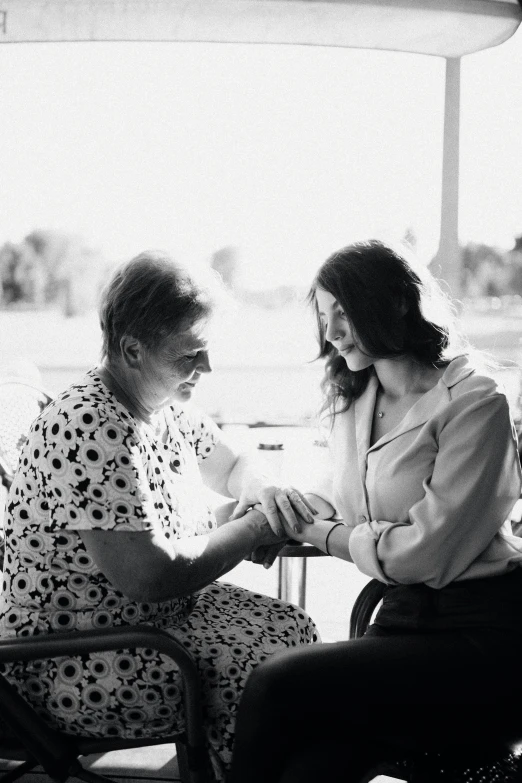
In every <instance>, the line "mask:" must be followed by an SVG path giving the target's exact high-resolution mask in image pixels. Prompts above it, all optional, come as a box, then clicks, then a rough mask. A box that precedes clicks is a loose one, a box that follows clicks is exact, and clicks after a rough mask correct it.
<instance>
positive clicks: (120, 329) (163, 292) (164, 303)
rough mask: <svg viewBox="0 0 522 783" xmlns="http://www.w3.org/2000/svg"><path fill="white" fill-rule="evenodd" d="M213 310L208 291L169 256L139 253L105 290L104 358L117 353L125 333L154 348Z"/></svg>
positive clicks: (102, 319) (102, 306)
mask: <svg viewBox="0 0 522 783" xmlns="http://www.w3.org/2000/svg"><path fill="white" fill-rule="evenodd" d="M213 306H214V301H213V296H212V294H211V291H210V289H209V288H208V287H206V286H204V285H202V284H200V283H198V282H197V281H196V280H195V278H194V277H193V276H192V275H191V274H189V272H188V271H187V270H186V269H185V268H184V267H183V266H181V265H180V264H178V263H177V262H176V261H174V260H173V259H172V258H170V256H168V255H167V254H165V253H161V252H156V251H154V252H145V253H140V255H138V256H136V257H135V258H133V259H132V260H131V261H129V262H127V263H126V264H124V265H123V266H121V267H120V268H119V269H118V270H117V271H116V272H115V274H114V275H113V277H112V279H111V280H110V281H109V283H108V284H107V285H106V287H105V289H104V290H103V293H102V296H101V301H100V308H99V314H100V326H101V330H102V336H103V345H102V357H105V356H107V357H108V358H113V357H114V356H116V355H118V354H119V352H120V341H121V338H122V337H123V336H124V335H128V336H132V337H134V338H136V339H137V340H139V341H140V342H141V343H142V344H143V345H145V346H146V347H147V348H149V349H151V350H155V349H157V348H159V347H160V345H161V343H162V341H163V340H164V339H165V338H166V337H168V336H169V335H172V334H175V333H176V332H179V331H183V330H185V329H187V328H189V327H190V326H192V325H193V324H194V323H196V322H197V321H199V320H201V319H203V318H206V317H208V316H209V315H210V314H211V312H212V310H213Z"/></svg>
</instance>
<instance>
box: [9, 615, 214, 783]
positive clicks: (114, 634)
mask: <svg viewBox="0 0 522 783" xmlns="http://www.w3.org/2000/svg"><path fill="white" fill-rule="evenodd" d="M137 648H148V649H154V650H157V651H158V652H160V653H162V654H164V655H166V656H168V657H169V658H171V659H172V660H173V661H175V663H176V664H177V666H178V668H179V671H180V674H181V677H182V682H183V714H184V724H185V725H184V729H183V730H182V731H180V732H178V733H176V734H171V735H168V736H166V735H163V736H158V737H142V738H138V739H125V738H122V737H88V736H83V735H81V734H74V735H73V734H66V733H65V732H63V731H59V730H56V729H54V728H52V727H51V726H50V725H49V723H48V722H47V720H46V718H45V712H43V711H42V710H41V709H39V708H36V707H33V706H32V705H31V704H29V702H27V701H26V700H25V699H24V698H23V697H22V696H21V695H20V694H19V692H18V690H17V689H16V688H15V687H14V686H13V685H11V684H10V683H9V682H8V681H7V679H6V678H5V677H4V676H3V675H0V703H1V705H2V706H1V709H0V723H1V724H2V725H0V758H2V759H6V760H13V761H21V762H22V763H21V764H19V765H17V766H16V767H14V768H12V769H10V770H9V771H8V772H6V773H5V774H4V775H3V776H2V777H0V783H11V782H12V781H14V780H17V779H18V778H19V777H21V776H22V775H24V774H25V773H27V772H29V771H30V770H32V769H34V768H35V767H41V768H42V769H43V770H44V772H46V773H47V775H48V776H49V777H50V778H51V780H53V781H56V783H65V781H67V780H68V779H69V778H70V777H76V778H80V779H81V780H84V781H86V783H108V782H109V781H111V779H110V778H108V777H105V776H103V775H99V774H97V773H95V772H92V771H91V770H89V769H85V768H84V767H83V766H82V764H81V761H80V758H81V757H83V756H89V755H91V754H97V753H108V752H110V751H113V750H128V749H130V748H139V747H146V746H151V745H163V744H166V743H175V745H176V751H177V758H178V764H179V771H180V777H181V780H182V781H183V783H205V781H206V779H207V770H208V768H209V765H210V761H209V757H208V753H207V750H206V746H205V741H204V733H203V723H202V712H201V699H200V685H199V674H198V671H197V667H196V664H195V662H194V660H193V659H192V657H191V655H190V654H189V653H188V651H187V650H186V649H185V648H184V647H183V646H182V645H181V644H180V643H179V642H178V641H177V640H176V639H174V638H173V637H172V636H170V635H169V634H168V633H167V632H166V631H162V630H160V629H158V628H154V627H153V626H148V625H137V626H125V627H122V626H119V627H112V628H106V629H102V630H98V629H95V630H89V631H77V632H70V633H55V634H49V635H43V634H42V635H38V636H32V637H23V638H20V637H18V638H16V639H3V640H1V641H0V664H4V663H8V662H11V661H34V660H38V659H42V658H55V657H59V656H61V655H79V654H86V653H90V652H101V651H107V650H120V649H137ZM2 729H3V730H2Z"/></svg>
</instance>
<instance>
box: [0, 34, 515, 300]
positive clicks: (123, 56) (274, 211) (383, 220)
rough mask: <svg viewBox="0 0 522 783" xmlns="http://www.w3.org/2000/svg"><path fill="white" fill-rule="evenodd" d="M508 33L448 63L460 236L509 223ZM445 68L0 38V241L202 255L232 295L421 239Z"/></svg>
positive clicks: (203, 47)
mask: <svg viewBox="0 0 522 783" xmlns="http://www.w3.org/2000/svg"><path fill="white" fill-rule="evenodd" d="M521 43H522V31H521V30H519V31H518V33H517V34H516V35H515V36H514V37H513V38H512V39H511V40H510V41H508V42H507V43H505V44H503V45H502V46H500V47H497V48H496V49H491V50H488V51H486V52H481V53H478V54H475V55H471V56H468V57H467V58H465V59H464V60H463V67H462V127H461V136H462V145H461V146H462V161H461V237H462V240H463V241H466V240H470V239H472V240H475V241H483V242H488V243H493V244H497V245H500V246H504V247H509V246H511V245H512V243H513V236H514V235H515V234H517V233H522V155H520V129H521V128H522V46H521ZM443 81H444V61H443V60H441V59H440V58H433V57H421V56H417V55H405V54H397V53H387V52H375V51H357V50H342V49H326V48H324V49H323V48H315V47H313V48H312V47H290V46H280V47H277V46H259V45H257V46H244V45H223V44H186V43H184V44H172V43H154V44H147V43H141V44H133V43H100V44H88V43H80V44H63V43H61V44H17V45H15V44H10V45H9V44H6V45H4V46H1V47H0V106H1V110H2V113H1V117H2V119H1V122H0V144H1V149H2V152H3V154H2V165H1V187H0V243H3V242H4V241H7V240H9V241H13V242H18V241H21V240H22V238H23V237H24V236H25V235H26V234H27V233H29V232H30V231H31V230H32V229H34V228H37V227H39V228H56V229H61V230H65V231H71V232H75V233H80V234H81V235H83V236H84V238H85V239H86V240H87V241H88V242H89V243H91V244H92V245H94V246H96V247H99V248H100V249H101V250H102V252H103V253H104V254H105V255H106V256H107V258H108V259H110V260H120V259H125V258H127V257H130V256H131V255H134V254H136V253H137V252H139V251H141V250H143V249H146V248H148V247H157V248H164V249H169V250H172V251H173V252H174V253H175V254H176V255H177V256H178V257H179V258H181V259H183V260H185V261H188V262H198V263H201V262H203V261H204V260H205V259H207V258H208V256H209V255H210V253H212V251H213V250H215V249H217V248H219V247H221V246H223V245H227V244H233V245H236V246H237V247H238V248H239V249H240V252H241V257H242V259H243V268H244V271H243V278H244V284H245V285H246V286H247V287H254V286H272V285H278V284H279V283H288V282H290V283H296V282H297V283H304V284H307V283H308V282H309V279H310V277H311V276H312V274H313V272H314V271H315V269H316V268H317V267H318V266H319V264H320V263H321V262H322V261H323V260H324V258H325V257H326V255H328V254H329V253H330V252H331V251H332V250H334V249H336V248H337V247H340V246H342V245H344V244H347V243H348V242H351V241H353V240H355V239H361V238H367V237H369V236H380V237H382V238H390V239H396V238H398V237H400V236H402V235H403V234H404V231H405V229H406V228H408V227H412V228H413V229H414V231H415V234H416V235H417V237H418V242H419V245H418V246H419V253H420V255H421V256H422V257H425V258H431V256H432V255H433V254H434V253H435V250H436V247H437V243H438V232H439V198H440V176H441V138H442V108H443V92H444V84H443Z"/></svg>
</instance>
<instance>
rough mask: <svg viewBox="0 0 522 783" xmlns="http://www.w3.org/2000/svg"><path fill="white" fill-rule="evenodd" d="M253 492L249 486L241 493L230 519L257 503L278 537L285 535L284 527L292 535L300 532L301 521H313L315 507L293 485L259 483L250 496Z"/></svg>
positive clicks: (235, 517)
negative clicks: (285, 486)
mask: <svg viewBox="0 0 522 783" xmlns="http://www.w3.org/2000/svg"><path fill="white" fill-rule="evenodd" d="M253 494H254V493H253V492H252V487H249V489H248V490H246V491H245V492H244V493H243V494H242V495H241V497H240V498H239V502H238V504H237V507H236V510H235V511H234V513H233V514H232V516H231V517H230V519H237V518H238V517H241V516H243V514H244V513H245V511H246V510H247V509H248V508H250V507H251V506H252V505H253V504H259V507H260V510H262V512H263V514H264V515H265V516H266V518H267V520H268V523H269V525H270V527H271V528H272V530H273V531H274V533H275V535H276V536H278V537H279V538H283V537H285V536H287V532H285V527H287V528H289V529H290V530H291V531H292V535H294V534H295V533H300V532H301V530H302V525H303V522H305V523H309V524H311V523H313V521H314V518H313V516H312V514H317V511H316V509H315V508H314V507H313V506H312V505H311V504H310V503H309V501H308V500H307V499H306V498H305V497H304V495H303V494H302V493H301V492H300V491H299V490H298V489H295V488H294V487H287V488H282V487H276V486H273V485H260V486H259V487H258V488H257V490H256V492H255V495H256V496H255V497H253V496H252V495H253ZM283 522H284V524H283Z"/></svg>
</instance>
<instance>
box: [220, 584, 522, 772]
mask: <svg viewBox="0 0 522 783" xmlns="http://www.w3.org/2000/svg"><path fill="white" fill-rule="evenodd" d="M521 577H522V570H521V571H520V574H517V576H516V577H515V578H511V577H510V578H509V579H504V578H503V577H499V578H495V579H500V580H504V581H503V582H498V581H496V582H495V585H496V589H497V591H498V590H500V593H502V592H505V595H506V598H507V604H509V605H510V606H511V608H510V610H509V612H507V613H506V611H505V607H506V601H501V605H500V604H498V605H497V611H496V612H495V618H496V619H495V620H494V618H493V615H491V614H490V612H491V611H493V610H494V606H493V604H491V603H490V604H488V602H487V601H486V606H485V605H484V602H483V601H481V606H479V605H478V604H477V603H476V602H475V604H474V603H473V600H474V599H473V596H471V597H470V596H469V595H468V600H469V601H470V602H471V606H470V612H469V613H468V618H471V619H470V620H469V622H470V624H471V627H464V628H462V627H458V628H451V627H450V628H449V629H448V628H440V627H439V626H440V625H441V624H442V625H444V623H443V622H442V623H441V613H444V612H446V614H447V617H446V621H447V622H446V625H449V626H451V625H452V623H453V622H456V619H455V611H454V607H453V608H452V606H453V604H452V600H451V589H450V590H447V591H446V597H445V599H444V601H443V608H442V609H441V608H440V598H441V593H440V591H436V592H437V595H436V596H435V594H434V598H436V601H435V604H436V606H435V608H434V607H433V606H432V607H431V609H430V607H429V603H430V601H429V599H428V605H427V604H426V600H427V599H426V596H425V595H424V592H425V591H424V590H420V593H421V594H422V595H421V596H420V598H419V600H420V601H421V606H420V611H419V602H418V601H417V599H416V598H415V594H416V593H419V590H418V587H417V586H415V587H413V588H412V590H411V591H410V590H408V589H407V588H400V589H399V591H398V593H397V596H398V602H397V601H396V600H395V598H394V597H393V589H392V591H391V592H392V598H391V600H389V601H388V604H386V601H385V604H384V607H385V608H384V609H383V610H381V616H380V621H379V616H378V618H377V620H378V622H377V624H376V625H374V626H371V627H370V630H369V631H368V633H367V635H366V636H364V637H363V638H362V639H356V640H353V641H348V642H338V643H335V644H323V645H314V646H311V647H308V648H305V649H299V650H295V651H288V652H285V653H283V654H281V655H277V656H273V658H270V659H268V660H267V661H266V662H265V663H263V664H262V665H261V666H259V667H258V668H257V669H256V670H255V671H254V672H253V673H252V675H251V676H250V678H249V680H248V682H247V686H246V689H245V691H244V695H243V698H242V701H241V704H240V708H239V714H238V721H237V734H236V744H235V750H234V760H233V764H232V770H231V776H230V783H247V782H248V783H275V782H276V781H285V783H286V782H287V781H288V782H289V781H293V780H296V781H297V780H299V781H306V780H310V781H312V780H318V779H323V780H328V781H329V783H336V782H337V781H339V783H341V781H342V783H358V781H359V780H361V779H362V775H363V773H364V771H365V770H366V769H368V768H369V767H370V766H372V765H373V763H374V762H375V761H376V760H378V759H379V758H382V759H386V758H388V759H389V758H390V757H391V758H395V757H398V756H400V755H401V754H408V753H411V752H415V751H419V750H423V751H424V750H436V751H439V750H444V749H448V750H451V749H452V748H461V747H462V746H463V745H466V744H468V743H469V744H470V745H471V746H473V747H474V748H475V749H477V748H480V747H481V746H483V745H484V744H485V743H491V741H492V739H493V738H499V739H502V740H506V739H511V738H513V739H515V738H516V736H517V733H518V737H519V738H520V737H522V707H521V706H520V705H521V704H522V685H521V684H520V683H521V681H522V672H521V666H522V611H520V610H521V609H522V579H521ZM483 581H485V580H480V582H483ZM477 585H478V588H479V594H481V589H482V587H481V585H480V584H479V583H478V582H477ZM503 585H505V591H504V587H503ZM514 587H518V588H519V590H520V593H519V595H517V596H516V597H515V600H514V602H513V601H511V599H512V598H513V592H512V591H513V589H514ZM426 589H428V588H426ZM465 589H466V590H467V591H468V593H469V589H470V587H469V586H467V587H466V588H465ZM471 589H472V591H473V590H475V586H474V585H472V586H471ZM475 592H476V591H475ZM412 594H413V598H412ZM448 594H449V595H450V599H448V597H447V596H448ZM428 595H429V594H428ZM497 599H499V596H497ZM405 600H406V605H408V606H409V607H410V608H409V609H408V610H407V611H409V612H410V614H411V617H412V622H411V627H409V628H408V627H407V620H406V617H405V615H404V614H402V615H401V614H400V611H398V606H400V607H402V608H404V607H405V604H404V601H405ZM448 601H449V608H448ZM465 603H466V600H465V599H464V597H463V592H462V588H460V587H459V588H458V591H457V606H458V611H457V617H458V622H459V625H460V626H462V623H464V625H466V615H465V613H464V612H463V609H462V607H463V604H465ZM481 607H482V608H481ZM481 611H482V620H481V621H479V620H480V618H479V615H480V612H481ZM519 611H520V614H518V613H519ZM430 613H431V619H430ZM509 614H511V618H512V621H511V623H510V622H509V617H508V615H509ZM394 616H396V617H398V618H400V620H401V622H400V623H399V624H400V625H401V627H397V624H394V623H393V621H391V620H390V618H393V617H394ZM499 617H500V618H501V622H498V618H499ZM419 618H420V619H419ZM452 618H453V619H452ZM495 622H496V624H497V627H494V625H495ZM510 625H511V627H510ZM492 626H493V627H492ZM314 765H315V767H316V768H314ZM292 770H294V771H293V772H292ZM296 770H300V772H299V771H296ZM318 775H319V777H318Z"/></svg>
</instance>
